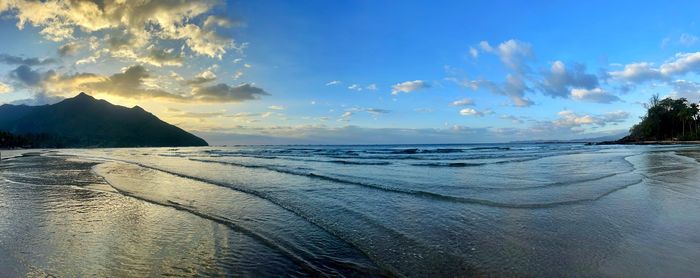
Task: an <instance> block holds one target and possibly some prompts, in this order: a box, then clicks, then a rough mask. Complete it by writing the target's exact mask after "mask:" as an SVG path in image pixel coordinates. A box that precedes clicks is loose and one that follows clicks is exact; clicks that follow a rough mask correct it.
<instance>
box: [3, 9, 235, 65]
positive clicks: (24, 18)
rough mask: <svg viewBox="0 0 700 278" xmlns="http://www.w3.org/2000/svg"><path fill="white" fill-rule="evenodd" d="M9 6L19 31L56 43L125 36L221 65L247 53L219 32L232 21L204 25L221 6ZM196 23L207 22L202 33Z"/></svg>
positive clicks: (213, 20) (7, 11)
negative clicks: (174, 45) (231, 52)
mask: <svg viewBox="0 0 700 278" xmlns="http://www.w3.org/2000/svg"><path fill="white" fill-rule="evenodd" d="M3 4H4V5H0V13H3V14H5V16H6V17H12V18H16V19H17V21H18V22H17V28H19V29H24V27H25V26H26V25H32V26H34V27H36V28H38V29H40V32H39V33H40V34H41V35H43V36H44V37H45V38H46V39H49V40H52V41H65V40H73V39H76V36H77V35H82V34H86V35H97V36H100V35H106V34H108V33H110V32H111V33H112V34H114V33H123V34H126V35H128V36H130V37H133V38H138V39H137V41H139V42H143V43H148V42H153V43H157V42H159V41H160V40H176V41H178V42H179V43H181V44H182V45H185V46H187V47H188V48H189V50H191V51H192V52H193V53H194V54H196V55H203V56H208V57H212V58H219V59H221V57H222V55H223V54H224V53H226V51H227V50H228V49H231V48H241V45H236V44H235V42H234V40H233V39H231V38H226V37H224V36H222V35H220V34H219V33H218V32H217V29H218V28H221V27H229V26H231V24H228V23H227V21H226V20H222V19H221V18H213V17H207V18H206V19H202V18H203V17H204V16H206V13H208V12H210V11H211V10H212V9H213V8H214V6H215V5H217V2H216V1H210V0H200V1H187V0H173V1H156V0H144V1H22V0H18V1H3ZM202 20H203V22H202ZM193 22H194V23H197V22H201V23H200V24H199V25H201V27H200V26H198V25H196V24H193ZM78 30H79V32H77V31H78ZM141 45H143V44H138V46H141ZM132 46H135V45H132ZM112 54H113V53H112Z"/></svg>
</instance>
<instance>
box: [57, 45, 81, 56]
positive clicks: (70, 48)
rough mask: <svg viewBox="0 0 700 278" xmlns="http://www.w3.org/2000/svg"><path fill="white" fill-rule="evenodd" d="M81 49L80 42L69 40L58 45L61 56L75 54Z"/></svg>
mask: <svg viewBox="0 0 700 278" xmlns="http://www.w3.org/2000/svg"><path fill="white" fill-rule="evenodd" d="M79 49H80V44H78V43H75V42H69V43H66V44H64V45H61V46H60V47H58V55H60V56H61V57H64V56H75V54H78V50H79Z"/></svg>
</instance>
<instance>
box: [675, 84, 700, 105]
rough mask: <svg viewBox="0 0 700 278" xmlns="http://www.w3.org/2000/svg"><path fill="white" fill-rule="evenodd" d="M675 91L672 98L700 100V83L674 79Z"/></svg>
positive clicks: (691, 100)
mask: <svg viewBox="0 0 700 278" xmlns="http://www.w3.org/2000/svg"><path fill="white" fill-rule="evenodd" d="M671 85H672V86H673V91H671V94H670V96H671V97H672V98H682V97H684V98H686V99H688V100H689V101H690V102H698V101H700V83H697V82H693V81H688V80H674V81H673V82H671Z"/></svg>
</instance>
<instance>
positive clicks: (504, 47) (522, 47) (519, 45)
mask: <svg viewBox="0 0 700 278" xmlns="http://www.w3.org/2000/svg"><path fill="white" fill-rule="evenodd" d="M480 46H481V50H483V51H484V52H486V53H493V54H495V55H496V56H498V57H499V58H500V59H501V62H502V63H503V64H504V65H505V66H507V67H509V68H511V69H513V70H515V71H516V72H518V73H524V72H528V71H529V67H528V65H527V62H528V61H529V60H531V59H532V58H534V54H533V52H532V46H531V45H530V44H529V43H525V42H521V41H518V40H513V39H511V40H508V41H505V42H502V43H501V44H499V45H498V47H496V48H493V47H492V46H491V45H490V44H489V43H488V42H486V41H482V42H481V43H480Z"/></svg>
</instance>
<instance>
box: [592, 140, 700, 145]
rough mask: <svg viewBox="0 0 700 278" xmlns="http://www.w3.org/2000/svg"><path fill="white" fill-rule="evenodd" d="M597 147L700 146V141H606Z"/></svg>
mask: <svg viewBox="0 0 700 278" xmlns="http://www.w3.org/2000/svg"><path fill="white" fill-rule="evenodd" d="M594 144H595V145H700V141H675V140H655V141H631V142H626V141H604V142H598V143H594Z"/></svg>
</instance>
